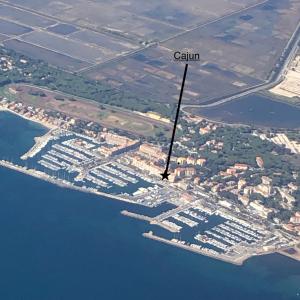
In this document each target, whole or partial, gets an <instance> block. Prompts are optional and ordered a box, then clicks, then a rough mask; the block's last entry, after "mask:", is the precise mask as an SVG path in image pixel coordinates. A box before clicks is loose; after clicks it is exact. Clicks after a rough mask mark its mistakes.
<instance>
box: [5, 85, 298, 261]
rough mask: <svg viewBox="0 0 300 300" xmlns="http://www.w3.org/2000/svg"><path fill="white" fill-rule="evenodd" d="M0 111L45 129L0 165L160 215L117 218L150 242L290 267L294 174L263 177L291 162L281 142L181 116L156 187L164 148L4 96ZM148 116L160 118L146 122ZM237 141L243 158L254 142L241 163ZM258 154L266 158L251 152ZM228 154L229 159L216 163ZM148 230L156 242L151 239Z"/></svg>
mask: <svg viewBox="0 0 300 300" xmlns="http://www.w3.org/2000/svg"><path fill="white" fill-rule="evenodd" d="M8 91H9V93H10V94H12V95H13V97H14V99H16V98H17V96H18V93H20V91H18V89H17V88H16V87H14V86H13V87H10V88H9V90H8ZM58 101H60V100H58ZM0 105H1V110H4V111H7V112H10V113H14V114H17V115H19V116H21V117H23V118H26V119H28V120H31V121H34V122H37V123H40V124H42V125H44V126H45V127H47V128H48V131H47V133H46V134H45V135H44V136H42V137H36V139H35V144H34V145H33V147H32V148H31V149H28V152H27V153H24V154H23V155H22V156H21V157H20V159H19V160H17V161H7V160H1V162H0V164H1V165H2V166H5V167H9V168H13V169H15V170H18V171H21V172H24V173H26V174H29V175H32V176H36V177H39V178H42V179H44V180H47V181H50V182H52V183H55V184H58V185H61V186H64V187H69V188H73V189H78V190H81V191H83V192H89V193H94V194H97V195H101V196H107V197H110V198H113V199H117V200H121V201H126V202H130V203H135V204H139V205H144V206H147V207H149V208H153V207H158V208H159V207H161V211H160V213H159V214H158V215H156V216H154V217H153V216H151V217H150V216H147V215H143V214H138V213H134V212H129V211H122V214H124V215H126V216H128V217H133V218H137V219H139V220H143V221H146V222H149V223H150V224H151V225H153V226H154V227H153V230H151V231H150V232H145V233H144V236H145V237H147V238H150V239H154V240H157V241H160V242H164V243H167V244H171V245H174V246H177V247H180V248H183V249H186V250H189V251H193V252H196V253H199V254H203V255H207V256H211V257H214V258H216V259H220V260H224V261H227V262H230V263H233V264H238V265H239V264H242V263H243V262H244V261H245V260H246V259H247V258H249V257H251V256H255V255H263V254H267V253H272V252H281V253H283V254H286V255H290V256H292V257H294V258H296V259H299V253H298V250H297V249H298V248H297V245H298V244H299V234H300V213H299V208H297V207H299V201H297V192H298V183H299V180H298V173H297V167H295V169H294V170H293V169H292V170H288V172H287V173H288V174H286V173H283V172H281V173H280V174H278V172H276V170H275V172H272V171H270V169H269V168H268V164H271V165H272V164H273V163H274V162H273V159H277V158H278V156H279V154H284V155H285V156H287V155H291V156H295V155H298V154H299V148H300V144H299V143H298V142H297V141H295V140H292V139H290V138H289V137H288V136H287V135H286V134H285V133H269V132H265V131H262V130H259V129H252V128H249V127H227V126H224V125H222V124H218V123H214V122H211V121H207V120H204V119H202V118H200V117H196V116H193V115H190V114H183V115H182V117H181V123H180V126H179V133H178V137H177V140H176V142H175V151H174V152H175V153H174V155H173V156H172V158H171V176H170V178H169V181H161V176H160V174H161V173H162V172H163V171H164V163H165V160H166V150H167V148H166V146H167V145H166V144H165V143H164V142H161V140H160V139H159V138H157V139H156V140H155V141H154V142H153V143H150V142H148V141H147V140H145V139H143V138H141V137H139V136H135V137H133V135H132V134H126V132H122V134H121V133H119V132H118V131H116V130H114V129H111V128H106V127H104V126H102V125H101V124H100V123H95V122H87V121H83V120H81V119H77V118H74V117H71V116H68V115H66V114H64V113H61V112H59V111H53V110H47V109H42V108H39V107H34V106H28V105H26V104H24V103H22V102H20V101H13V100H11V99H8V98H7V97H2V99H1V100H0ZM156 115H157V118H159V117H160V116H159V115H158V114H152V115H151V117H152V118H155V116H156ZM227 131H229V132H227ZM232 131H233V132H234V133H235V135H232ZM228 136H231V137H234V138H233V140H228ZM235 139H236V140H235ZM244 139H246V140H247V143H248V147H249V149H250V148H251V147H252V145H250V143H251V142H255V143H256V146H257V148H256V149H257V153H255V152H254V153H253V151H251V153H252V155H250V156H249V155H248V153H247V151H249V149H248V150H247V144H246V143H245V141H244ZM228 144H229V145H228ZM266 145H267V146H268V147H267V149H269V147H271V148H270V152H271V153H267V154H266V153H265V152H264V153H262V152H261V151H260V147H262V146H264V147H265V146H266ZM239 147H241V149H242V151H243V152H244V156H243V155H241V153H240V152H239V151H240V149H239ZM228 151H229V152H230V155H231V156H232V157H231V159H226V163H222V159H223V160H224V157H225V158H226V155H227V153H229V152H228ZM220 159H221V160H220ZM281 167H282V166H281ZM289 167H290V166H288V167H287V168H289ZM289 172H290V173H289ZM279 179H280V180H279ZM165 205H168V207H167V209H164V206H165ZM157 226H159V227H160V228H162V229H163V230H164V231H163V232H164V233H160V234H159V235H157V234H156V230H155V228H157ZM285 251H286V253H285Z"/></svg>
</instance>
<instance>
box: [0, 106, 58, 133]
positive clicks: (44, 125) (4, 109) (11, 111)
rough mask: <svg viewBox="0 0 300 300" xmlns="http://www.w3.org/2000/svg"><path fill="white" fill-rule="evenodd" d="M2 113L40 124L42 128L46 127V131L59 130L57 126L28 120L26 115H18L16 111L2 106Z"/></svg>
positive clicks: (0, 109) (0, 108)
mask: <svg viewBox="0 0 300 300" xmlns="http://www.w3.org/2000/svg"><path fill="white" fill-rule="evenodd" d="M1 111H3V112H9V113H12V114H14V115H16V116H18V117H20V118H22V119H24V120H27V121H30V122H33V123H36V124H38V125H40V126H43V127H45V128H46V129H56V128H58V127H57V126H55V125H51V124H49V123H46V122H43V121H40V120H36V119H32V118H28V117H26V116H24V115H22V114H18V113H16V112H15V111H13V110H11V109H9V108H5V107H1V106H0V112H1Z"/></svg>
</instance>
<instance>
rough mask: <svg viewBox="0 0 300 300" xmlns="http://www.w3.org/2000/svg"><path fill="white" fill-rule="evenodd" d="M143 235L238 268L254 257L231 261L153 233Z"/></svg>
mask: <svg viewBox="0 0 300 300" xmlns="http://www.w3.org/2000/svg"><path fill="white" fill-rule="evenodd" d="M142 235H143V237H145V238H148V239H150V240H154V241H157V242H161V243H164V244H167V245H170V246H173V247H178V248H181V249H183V250H187V251H190V252H193V253H196V254H200V255H203V256H207V257H210V258H212V259H216V260H220V261H223V262H226V263H230V264H233V265H236V266H242V265H243V263H244V262H245V261H246V260H247V259H249V258H251V257H253V256H245V257H243V258H241V259H239V260H233V259H230V258H229V257H224V256H221V255H220V256H217V255H214V254H212V253H209V252H206V251H203V250H201V249H197V248H193V247H191V246H188V245H184V244H180V243H176V242H173V241H171V240H168V239H165V238H162V237H159V236H156V235H154V234H153V233H152V232H151V231H150V232H145V233H143V234H142Z"/></svg>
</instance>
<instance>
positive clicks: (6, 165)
mask: <svg viewBox="0 0 300 300" xmlns="http://www.w3.org/2000/svg"><path fill="white" fill-rule="evenodd" d="M0 167H3V168H8V169H11V170H13V171H16V172H20V173H23V174H25V175H28V176H31V177H35V178H37V179H40V180H43V181H46V182H49V183H51V184H54V185H56V186H59V187H61V188H68V189H72V190H76V191H79V192H83V193H88V194H94V195H98V196H103V197H105V198H110V199H113V200H119V201H122V202H126V203H130V204H136V205H139V203H136V202H134V201H132V200H130V199H126V198H123V197H122V196H118V195H113V194H107V193H104V192H99V191H97V192H96V191H91V190H88V189H86V188H83V187H79V186H75V185H72V184H70V183H67V182H61V181H59V180H57V179H55V178H53V177H51V176H49V175H47V174H46V173H43V172H41V171H36V170H32V169H26V168H25V167H22V166H18V165H15V164H13V163H10V162H8V161H5V160H0Z"/></svg>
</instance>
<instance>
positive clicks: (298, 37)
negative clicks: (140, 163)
mask: <svg viewBox="0 0 300 300" xmlns="http://www.w3.org/2000/svg"><path fill="white" fill-rule="evenodd" d="M299 42H300V22H299V24H298V26H297V28H296V30H295V31H294V33H293V35H292V36H291V38H290V40H289V42H288V44H287V45H286V47H285V48H284V50H283V52H282V55H281V56H280V59H279V63H281V64H282V66H281V67H280V68H279V69H278V70H275V69H274V70H273V71H272V73H271V74H270V76H269V79H268V80H267V81H266V82H264V83H262V84H259V85H256V86H253V87H251V88H249V89H247V90H244V91H242V92H239V93H236V94H234V95H231V96H228V97H225V98H223V99H220V100H216V101H213V100H211V101H210V103H206V104H183V105H182V106H181V107H182V111H184V112H187V111H186V110H185V109H187V108H209V107H214V106H218V105H221V104H224V103H227V102H230V101H232V100H235V99H238V98H241V97H245V96H247V95H250V94H254V93H257V92H260V91H263V90H268V89H271V88H272V87H274V86H275V85H277V84H279V83H280V82H281V81H282V80H283V78H284V76H285V74H286V72H287V70H288V67H289V65H290V63H291V61H292V60H293V59H294V58H295V56H296V54H297V52H298V50H299ZM282 60H283V62H282Z"/></svg>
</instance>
